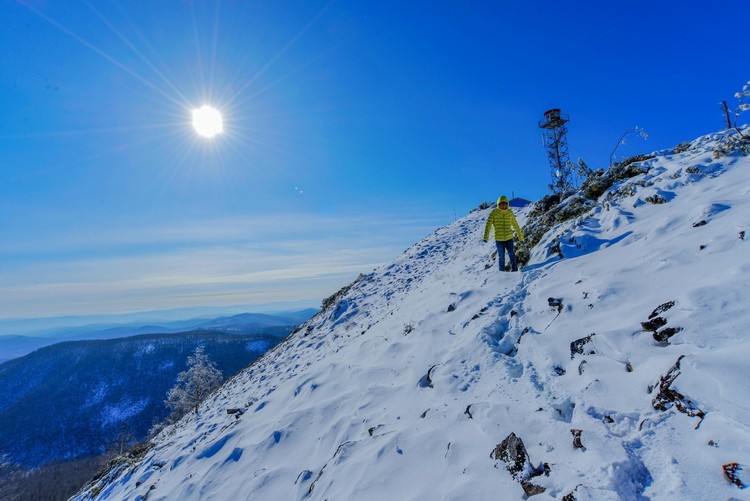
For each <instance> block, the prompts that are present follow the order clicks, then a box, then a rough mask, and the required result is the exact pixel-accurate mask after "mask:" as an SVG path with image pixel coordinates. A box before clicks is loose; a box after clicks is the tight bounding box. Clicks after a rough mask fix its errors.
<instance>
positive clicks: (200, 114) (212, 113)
mask: <svg viewBox="0 0 750 501" xmlns="http://www.w3.org/2000/svg"><path fill="white" fill-rule="evenodd" d="M193 128H194V129H195V132H197V133H198V135H200V136H203V137H205V138H209V139H210V138H212V137H214V136H216V135H217V134H220V133H222V132H224V120H223V119H222V116H221V113H220V112H219V110H217V109H216V108H213V107H211V106H208V105H204V106H202V107H201V108H198V109H194V110H193Z"/></svg>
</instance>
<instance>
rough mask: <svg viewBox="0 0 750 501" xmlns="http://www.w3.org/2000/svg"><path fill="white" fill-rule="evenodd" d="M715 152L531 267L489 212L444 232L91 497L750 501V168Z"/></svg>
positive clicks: (359, 288) (570, 235) (618, 187)
mask: <svg viewBox="0 0 750 501" xmlns="http://www.w3.org/2000/svg"><path fill="white" fill-rule="evenodd" d="M712 141H713V138H712V137H707V138H701V139H699V140H697V141H695V142H694V143H693V145H692V147H691V148H689V149H687V150H685V151H683V152H682V153H680V154H674V153H673V152H658V153H657V154H655V155H654V156H653V157H650V156H649V158H648V160H646V161H644V162H643V165H642V167H643V170H644V171H645V172H644V173H643V174H640V175H637V176H635V177H633V178H630V179H627V180H621V181H618V182H617V183H615V184H613V185H612V186H611V187H610V188H609V190H608V191H606V192H605V193H603V194H602V195H601V196H600V197H599V199H598V200H597V201H596V203H594V204H590V205H591V207H590V209H588V210H587V211H586V212H585V213H583V214H580V215H578V216H577V217H575V218H574V219H572V220H570V221H567V222H563V223H560V224H558V225H556V226H555V227H553V228H551V229H550V230H549V231H548V232H547V233H546V234H545V235H544V236H543V237H542V239H541V241H540V243H539V244H538V245H537V246H536V247H535V248H534V249H533V250H532V253H531V260H530V262H529V264H528V265H527V267H526V268H525V269H524V270H523V271H522V272H521V273H500V272H498V270H497V264H496V261H493V257H492V255H493V251H494V245H492V244H491V243H488V244H485V243H482V242H481V236H482V230H483V228H484V221H485V219H486V217H487V215H488V213H489V211H488V210H483V211H477V212H473V213H471V214H469V215H468V216H466V217H464V218H463V219H460V220H458V221H456V222H455V223H453V224H451V225H449V226H447V227H445V228H440V229H438V230H437V231H436V232H435V233H433V234H432V235H430V236H428V237H426V238H425V239H423V240H422V241H421V242H419V243H417V244H416V245H414V246H413V247H412V248H410V249H408V250H407V251H406V252H405V253H404V254H402V255H401V256H399V257H398V258H396V259H395V260H394V261H393V262H391V263H389V264H387V265H385V266H383V267H381V268H379V269H377V270H375V271H374V272H372V273H369V274H366V275H362V276H360V278H359V279H358V280H357V281H356V282H355V283H353V284H352V285H351V286H350V287H349V288H347V289H345V290H343V291H342V292H341V293H340V294H338V295H335V296H332V299H331V301H330V304H329V305H328V307H327V308H326V309H325V310H323V311H322V312H321V313H320V314H318V315H317V316H316V317H314V318H313V319H311V320H310V321H309V322H307V323H306V324H305V325H303V326H302V327H301V328H300V329H299V330H298V331H297V332H295V333H294V334H293V335H292V336H290V337H289V338H288V339H287V340H286V341H285V342H284V343H282V344H280V345H278V346H277V347H276V348H274V349H273V350H271V351H270V352H269V353H267V354H266V355H265V356H264V357H262V358H261V359H260V360H258V361H257V362H256V363H254V364H253V365H252V366H250V367H248V368H247V369H246V370H245V371H243V372H241V373H240V374H239V375H238V376H236V377H235V378H234V379H233V380H231V381H230V382H228V383H227V384H225V385H224V387H223V388H221V390H220V391H219V392H218V393H216V394H215V395H214V396H213V397H212V398H210V399H209V400H208V401H207V402H206V403H205V404H204V405H203V406H202V407H201V409H200V413H199V414H198V415H197V416H195V415H192V416H189V417H187V418H186V419H184V420H183V421H182V422H180V423H179V424H178V425H176V426H175V427H174V428H172V429H170V430H167V431H165V432H164V433H163V434H162V435H161V436H160V437H158V439H157V441H156V447H155V448H154V449H152V450H150V451H149V452H148V453H146V454H145V455H144V457H143V458H141V459H140V460H139V462H137V464H135V465H134V466H133V468H131V469H129V470H127V472H122V473H120V474H119V477H117V478H114V479H113V481H112V483H110V484H109V485H106V486H104V485H95V484H94V485H92V486H90V487H89V490H88V491H86V492H84V493H83V494H82V495H81V496H80V497H79V499H86V498H88V497H90V495H91V494H92V493H99V497H100V498H101V499H145V496H146V495H148V499H149V500H158V499H179V500H181V501H189V500H199V499H200V500H205V499H217V500H223V499H253V500H255V499H261V500H266V499H267V500H278V499H285V500H287V499H288V500H295V499H296V500H303V499H304V500H307V499H310V500H324V499H331V500H350V499H356V500H369V499H372V500H380V499H409V500H410V499H446V500H466V499H472V500H484V499H508V500H511V499H523V498H524V496H525V493H524V489H527V490H528V492H530V493H531V494H530V495H533V496H534V499H540V500H541V499H566V500H570V499H577V500H597V501H598V500H607V499H612V500H615V499H625V500H646V499H653V500H658V499H733V498H736V499H740V498H741V497H742V496H743V495H745V496H746V495H747V493H746V492H745V491H743V490H741V489H740V488H739V486H738V484H736V483H734V482H733V481H730V480H729V479H728V478H727V476H726V474H725V471H730V472H731V473H732V475H736V476H737V477H739V480H740V481H743V480H744V484H745V485H747V483H748V482H749V481H750V478H748V472H747V469H748V468H750V449H749V448H748V445H747V444H748V443H750V405H748V402H750V398H749V397H750V389H748V385H747V381H748V380H749V378H748V376H750V370H748V364H747V359H748V356H749V355H750V338H748V337H747V335H746V332H747V325H748V322H749V321H750V310H749V309H748V308H747V286H748V277H749V276H750V241H748V240H743V239H741V238H740V232H742V231H747V230H748V226H750V219H748V214H750V162H748V159H747V158H743V157H725V158H723V159H721V160H720V161H717V160H714V159H713V158H712V156H711V151H710V150H711V145H712V144H713V143H712ZM657 195H658V196H657ZM527 214H528V213H527V212H526V211H520V212H519V213H518V214H517V215H518V218H519V222H521V223H522V224H523V222H524V221H525V220H526V217H527ZM700 221H705V222H704V223H703V224H696V223H699V222H700ZM656 318H660V319H661V320H658V321H655V319H656ZM649 322H651V323H649ZM644 324H645V325H644ZM666 329H671V330H669V331H667V330H666ZM236 408H239V409H242V411H243V412H241V413H240V412H237V413H228V412H227V410H228V409H236ZM511 434H514V435H515V436H516V437H518V438H519V439H521V440H522V441H523V443H524V444H525V450H526V451H527V452H528V457H529V458H531V461H532V462H531V463H530V467H528V468H526V469H525V470H524V471H523V472H521V473H518V474H515V475H512V474H511V473H509V470H508V469H507V468H506V465H505V464H504V463H503V462H502V461H500V460H499V459H496V458H495V456H496V455H493V452H494V451H495V449H496V447H497V446H498V444H501V442H503V441H504V439H505V438H506V437H509V436H510V435H511ZM491 455H492V457H491ZM728 463H737V464H738V465H739V468H740V469H737V468H736V467H734V466H729V467H726V468H725V467H724V466H723V465H725V464H728ZM742 468H744V469H742ZM526 470H528V471H526ZM531 475H533V478H532V477H531ZM743 475H744V476H743ZM126 476H127V477H126ZM139 478H141V479H144V480H142V481H141V482H140V483H139V482H138V481H137V479H139ZM139 497H140V498H139Z"/></svg>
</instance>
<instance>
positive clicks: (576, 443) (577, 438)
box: [570, 428, 586, 450]
mask: <svg viewBox="0 0 750 501" xmlns="http://www.w3.org/2000/svg"><path fill="white" fill-rule="evenodd" d="M570 433H572V434H573V447H575V448H576V449H584V450H585V449H586V448H585V447H584V446H583V442H581V433H583V430H579V429H576V428H573V429H572V430H570Z"/></svg>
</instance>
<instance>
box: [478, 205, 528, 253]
mask: <svg viewBox="0 0 750 501" xmlns="http://www.w3.org/2000/svg"><path fill="white" fill-rule="evenodd" d="M500 202H506V203H507V202H508V199H507V198H506V197H500V198H499V199H498V200H497V208H496V209H492V212H490V215H489V216H488V217H487V224H485V225H484V240H487V239H488V238H489V237H490V228H491V227H494V228H495V240H498V241H500V242H504V241H506V240H511V239H512V238H513V230H516V235H518V240H520V241H521V242H523V232H522V231H521V227H520V226H518V222H517V221H516V216H514V215H513V211H512V210H510V207H509V208H507V209H501V208H500Z"/></svg>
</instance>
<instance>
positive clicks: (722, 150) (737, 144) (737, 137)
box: [714, 82, 750, 158]
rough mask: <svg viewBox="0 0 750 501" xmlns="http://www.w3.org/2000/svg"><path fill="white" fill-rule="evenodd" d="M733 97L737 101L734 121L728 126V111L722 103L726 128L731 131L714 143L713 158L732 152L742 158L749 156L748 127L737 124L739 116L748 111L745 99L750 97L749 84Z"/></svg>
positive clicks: (749, 136) (748, 105) (749, 134)
mask: <svg viewBox="0 0 750 501" xmlns="http://www.w3.org/2000/svg"><path fill="white" fill-rule="evenodd" d="M734 97H736V98H737V99H738V100H739V103H738V104H737V108H735V110H734V121H733V122H732V123H731V124H730V118H729V109H728V108H727V104H726V101H724V108H725V112H726V113H727V128H730V125H731V129H730V130H729V131H728V132H727V133H726V134H725V135H724V136H722V138H721V139H720V140H719V141H718V143H716V147H715V148H714V158H721V157H723V156H727V155H730V154H732V153H734V152H739V153H740V154H742V155H743V156H748V155H750V132H748V127H747V126H744V127H741V126H739V125H738V124H737V121H738V120H739V117H740V115H741V114H743V113H744V112H746V111H747V110H750V104H748V103H745V102H744V100H745V98H746V97H750V82H747V83H746V84H745V86H744V87H742V91H741V92H737V93H736V94H735V95H734Z"/></svg>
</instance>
